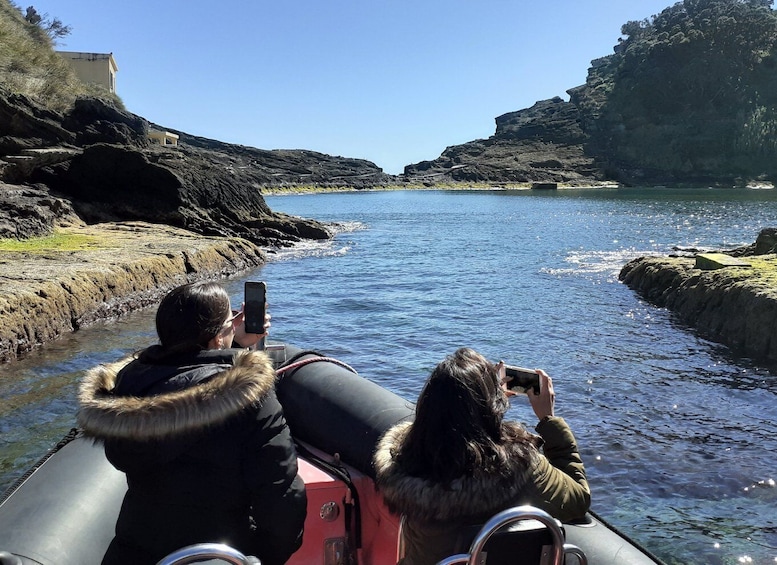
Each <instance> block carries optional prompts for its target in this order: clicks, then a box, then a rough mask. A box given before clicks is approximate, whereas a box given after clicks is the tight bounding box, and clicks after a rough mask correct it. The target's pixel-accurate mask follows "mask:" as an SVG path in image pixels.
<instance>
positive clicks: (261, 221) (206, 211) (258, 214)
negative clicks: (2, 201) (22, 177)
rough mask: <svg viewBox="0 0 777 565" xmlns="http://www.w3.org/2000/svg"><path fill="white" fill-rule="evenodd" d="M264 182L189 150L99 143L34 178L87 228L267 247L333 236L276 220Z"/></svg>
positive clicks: (252, 172)
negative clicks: (105, 225)
mask: <svg viewBox="0 0 777 565" xmlns="http://www.w3.org/2000/svg"><path fill="white" fill-rule="evenodd" d="M257 175H258V176H259V177H260V178H257ZM261 175H262V171H257V170H256V169H252V168H251V167H241V166H239V163H237V162H235V161H234V160H232V159H230V158H229V157H228V156H225V155H223V154H220V155H217V154H210V155H207V154H203V151H202V150H199V149H194V148H189V147H186V146H179V147H178V148H176V149H171V148H161V147H153V146H152V147H149V148H147V149H133V148H130V147H127V146H117V145H106V144H97V145H92V146H90V147H88V148H87V149H85V150H84V152H83V153H82V154H81V155H78V156H76V157H74V158H73V159H72V160H71V161H69V162H67V163H64V164H61V165H55V166H53V167H45V168H42V169H40V170H39V171H38V173H37V174H36V175H35V176H34V177H33V178H34V180H36V181H38V182H43V183H45V184H47V185H49V186H51V187H52V188H53V189H54V190H56V191H58V192H60V193H62V194H64V195H67V196H68V197H70V198H71V199H72V201H73V207H74V209H75V210H76V211H77V212H78V214H79V215H80V216H81V217H82V218H83V219H84V220H85V221H87V222H89V223H97V222H109V221H120V220H144V221H149V222H154V223H161V224H168V225H171V226H176V227H182V228H186V229H189V230H192V231H194V232H197V233H200V234H203V235H220V236H240V237H244V238H246V239H248V240H249V241H252V242H254V243H256V244H258V245H265V246H280V245H288V244H289V243H290V242H294V241H298V240H299V239H300V238H302V237H313V238H317V239H325V238H328V237H330V235H331V234H330V232H329V231H328V229H327V228H326V226H324V225H322V224H320V223H318V222H314V221H312V220H303V219H299V218H294V217H290V216H285V215H278V214H274V213H273V212H272V211H271V210H270V209H269V207H268V206H267V204H266V203H265V201H264V198H263V197H262V195H261V193H260V186H261V183H260V179H261ZM303 234H304V235H303Z"/></svg>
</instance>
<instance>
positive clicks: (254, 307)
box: [243, 281, 267, 334]
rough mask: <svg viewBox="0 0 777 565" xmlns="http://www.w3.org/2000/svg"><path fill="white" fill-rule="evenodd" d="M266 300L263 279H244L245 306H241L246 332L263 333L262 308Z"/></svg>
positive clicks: (265, 288)
mask: <svg viewBox="0 0 777 565" xmlns="http://www.w3.org/2000/svg"><path fill="white" fill-rule="evenodd" d="M266 302H267V285H266V284H265V283H264V282H263V281H246V284H245V306H244V307H243V313H244V320H245V329H246V333H249V334H263V333H264V308H265V303H266Z"/></svg>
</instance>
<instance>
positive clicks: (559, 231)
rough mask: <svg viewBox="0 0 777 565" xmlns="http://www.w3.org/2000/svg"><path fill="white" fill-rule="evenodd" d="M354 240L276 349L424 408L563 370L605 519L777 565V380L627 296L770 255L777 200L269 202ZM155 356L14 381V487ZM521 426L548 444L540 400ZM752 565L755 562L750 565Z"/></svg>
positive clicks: (296, 282)
mask: <svg viewBox="0 0 777 565" xmlns="http://www.w3.org/2000/svg"><path fill="white" fill-rule="evenodd" d="M266 200H267V202H268V204H269V205H270V207H271V208H272V209H274V210H278V211H283V212H287V213H290V214H295V215H300V216H304V217H310V218H315V219H318V220H322V221H326V222H337V224H338V235H337V236H336V237H335V238H334V239H333V240H331V241H328V242H321V243H308V244H304V245H301V246H298V247H295V248H292V249H287V250H279V251H278V252H277V253H275V254H273V255H272V257H271V261H270V262H269V263H268V264H266V265H265V266H263V267H262V268H260V269H258V270H257V271H256V272H254V273H250V274H247V275H245V276H242V277H239V278H236V279H232V280H229V281H226V282H225V284H226V286H227V288H228V289H229V291H230V293H231V295H232V296H233V301H234V303H235V304H238V303H239V302H240V301H241V295H242V284H243V282H244V280H246V279H262V280H265V281H267V285H268V301H269V304H270V312H271V313H272V315H273V319H272V323H273V326H272V330H271V339H274V340H280V341H288V342H290V343H294V344H295V345H298V346H301V347H306V348H311V349H316V350H318V351H321V352H323V353H326V354H329V355H333V356H335V357H338V358H340V359H341V360H343V361H345V362H347V363H348V364H350V365H351V366H353V367H354V368H355V369H357V370H358V371H359V372H360V373H361V374H362V375H364V376H365V377H367V378H370V379H372V380H374V381H376V382H378V383H380V384H382V385H383V386H386V387H387V388H390V389H391V390H394V391H395V392H397V393H398V394H401V395H402V396H405V397H406V398H409V399H415V397H416V395H417V394H418V392H419V390H420V388H421V387H422V385H423V382H424V380H425V378H426V377H427V375H428V374H429V371H430V370H431V368H432V367H433V366H434V365H435V364H436V363H437V362H438V361H439V360H440V359H442V358H443V357H444V356H445V355H446V354H448V353H451V352H452V351H454V350H455V349H456V348H458V347H460V346H465V345H466V346H471V347H474V348H476V349H478V350H480V351H481V352H483V353H484V354H485V355H487V356H488V357H490V358H491V359H493V360H498V359H504V360H506V361H508V362H510V363H514V364H520V365H525V366H529V367H541V368H544V369H545V370H546V371H547V372H548V373H550V374H551V376H553V378H554V386H555V389H556V393H557V404H556V407H557V414H558V415H561V416H563V417H564V418H566V419H567V421H568V422H569V423H570V424H571V426H572V428H573V430H574V431H575V434H576V436H577V439H578V443H579V445H580V449H581V452H582V455H583V457H584V460H585V463H586V466H587V470H588V474H589V478H590V481H591V486H592V489H593V509H594V510H595V511H597V512H598V513H599V514H601V515H602V516H603V517H604V518H606V519H607V520H608V521H610V522H612V523H613V524H614V525H616V526H617V527H619V528H620V529H621V530H622V531H624V532H625V533H626V534H628V535H629V536H631V537H632V538H634V539H635V540H637V541H638V542H640V543H641V544H643V545H644V546H645V547H646V548H647V549H648V550H650V551H651V552H653V553H654V554H656V555H658V556H659V557H660V558H662V559H663V560H664V561H666V562H667V563H682V564H699V565H701V564H705V565H708V564H710V565H715V564H723V563H775V562H776V561H775V560H776V559H777V487H775V484H774V481H775V479H777V471H775V462H777V402H776V400H777V398H776V397H777V378H775V376H774V375H773V374H772V373H771V372H770V371H769V369H767V368H764V367H759V366H757V365H755V364H754V363H753V362H751V360H749V359H747V358H742V357H737V356H735V355H734V354H732V353H731V352H730V351H729V350H728V349H727V348H726V347H724V346H722V345H719V344H715V343H711V342H709V341H707V340H705V339H702V338H701V337H699V336H698V335H697V334H696V333H695V332H694V331H693V330H691V329H689V328H687V327H685V326H683V325H682V324H680V323H678V322H677V321H676V320H675V318H674V317H673V315H672V314H671V313H670V312H667V311H666V310H662V309H659V308H655V307H654V306H651V305H650V304H647V303H645V302H644V301H643V300H641V299H640V298H639V296H637V295H636V294H635V293H634V292H632V291H631V290H629V289H628V288H627V287H625V286H624V285H623V284H621V283H620V282H618V280H617V275H618V272H619V271H620V268H621V267H622V266H623V265H624V264H625V263H626V262H627V261H628V260H629V259H631V258H634V257H638V256H642V255H653V254H655V255H666V254H668V253H671V252H673V250H675V249H677V248H681V249H692V248H693V249H713V248H714V249H721V248H731V247H736V246H740V245H746V244H749V243H752V242H753V241H754V240H755V238H756V236H757V234H758V232H759V231H760V229H761V228H763V227H769V226H774V225H775V222H777V193H776V191H773V190H714V189H709V190H701V189H699V190H669V189H619V190H607V189H579V190H578V189H575V190H559V191H530V190H522V191H509V190H505V191H476V190H472V191H394V192H363V193H334V194H317V195H299V196H270V197H267V198H266ZM153 339H154V335H153V312H148V311H146V312H141V313H136V314H133V315H131V316H129V317H128V318H127V319H125V320H122V321H119V322H114V323H105V324H100V325H98V326H95V327H93V328H88V329H85V330H82V331H80V332H78V333H76V334H73V335H72V336H67V337H65V338H63V339H62V340H59V341H58V342H56V343H54V344H51V345H49V346H47V347H45V348H43V349H41V350H40V351H38V352H36V353H34V354H32V355H30V356H28V358H26V359H24V360H22V361H19V362H17V363H14V364H10V365H6V366H3V367H0V395H1V397H2V398H3V399H4V401H3V403H2V406H0V454H2V455H0V473H2V474H1V475H0V479H1V480H2V485H3V486H7V485H8V484H9V483H10V482H11V481H12V480H13V479H14V478H15V476H18V475H19V474H21V473H22V472H23V471H24V469H26V468H27V467H28V466H29V465H30V464H31V463H32V462H33V461H34V460H35V459H37V458H38V457H39V456H40V455H42V454H43V453H44V452H45V450H46V449H48V447H49V446H50V445H51V443H53V441H55V440H56V439H58V437H60V436H61V435H62V433H63V432H64V431H65V430H67V429H69V427H70V426H72V425H73V422H74V420H73V414H74V411H75V410H74V406H75V402H74V391H75V387H76V383H77V380H78V378H79V377H80V375H81V374H82V371H83V370H84V369H85V368H88V367H90V366H92V365H94V364H95V363H99V362H105V361H110V360H113V359H115V358H116V357H118V356H120V355H121V354H122V353H124V352H128V351H132V350H135V349H138V348H140V347H143V346H144V345H147V344H148V343H149V342H150V341H152V340H153ZM510 416H511V417H513V418H516V419H518V420H521V421H523V422H525V423H526V424H527V425H530V426H533V425H534V421H533V414H532V412H531V410H530V408H529V407H528V402H527V401H526V400H525V399H524V398H520V397H519V398H517V399H515V400H513V407H512V409H511V412H510ZM748 560H749V561H748Z"/></svg>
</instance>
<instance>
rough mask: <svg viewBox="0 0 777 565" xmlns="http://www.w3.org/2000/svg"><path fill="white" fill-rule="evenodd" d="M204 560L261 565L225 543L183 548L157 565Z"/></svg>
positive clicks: (233, 564) (180, 564) (241, 564)
mask: <svg viewBox="0 0 777 565" xmlns="http://www.w3.org/2000/svg"><path fill="white" fill-rule="evenodd" d="M204 559H221V560H222V561H226V562H227V563H229V564H230V565H261V563H260V562H259V560H258V559H257V558H256V557H250V556H245V555H243V554H242V553H240V552H239V551H238V550H236V549H233V548H231V547H229V546H228V545H225V544H223V543H198V544H195V545H189V546H186V547H182V548H181V549H179V550H177V551H174V552H172V553H171V554H170V555H168V556H166V557H163V558H162V560H161V561H159V562H158V563H157V564H156V565H183V564H184V563H195V562H197V561H202V560H204Z"/></svg>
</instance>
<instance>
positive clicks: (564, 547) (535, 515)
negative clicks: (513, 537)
mask: <svg viewBox="0 0 777 565" xmlns="http://www.w3.org/2000/svg"><path fill="white" fill-rule="evenodd" d="M521 520H536V521H538V522H541V523H542V524H543V525H544V526H545V527H547V528H548V530H550V534H551V537H552V538H553V546H552V548H551V552H552V553H551V561H550V563H552V564H553V565H562V564H563V563H564V554H565V553H570V554H572V555H575V556H576V557H577V558H578V560H579V561H580V565H587V559H586V557H585V555H584V554H583V551H582V550H581V549H580V548H578V547H577V546H574V545H572V544H565V543H564V534H563V532H562V531H561V528H560V527H559V525H558V523H557V522H556V520H555V518H553V517H552V516H551V515H550V514H548V513H547V512H545V511H544V510H541V509H539V508H535V507H533V506H516V507H514V508H508V509H507V510H502V511H501V512H500V513H498V514H496V515H495V516H493V517H492V518H491V519H490V520H489V521H488V522H486V523H485V524H484V525H483V527H482V528H481V529H480V531H479V532H478V534H477V535H476V536H475V539H474V540H473V541H472V544H471V545H470V547H469V553H459V554H457V555H451V556H450V557H447V558H445V559H443V560H442V561H440V562H438V563H437V565H457V564H464V563H466V564H467V565H477V563H478V557H479V556H480V553H481V552H482V551H483V547H484V546H485V545H486V542H487V541H488V540H489V538H490V537H491V536H492V535H493V534H495V533H496V532H497V530H499V529H500V528H501V527H503V526H506V525H508V524H512V523H513V522H518V521H521Z"/></svg>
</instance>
